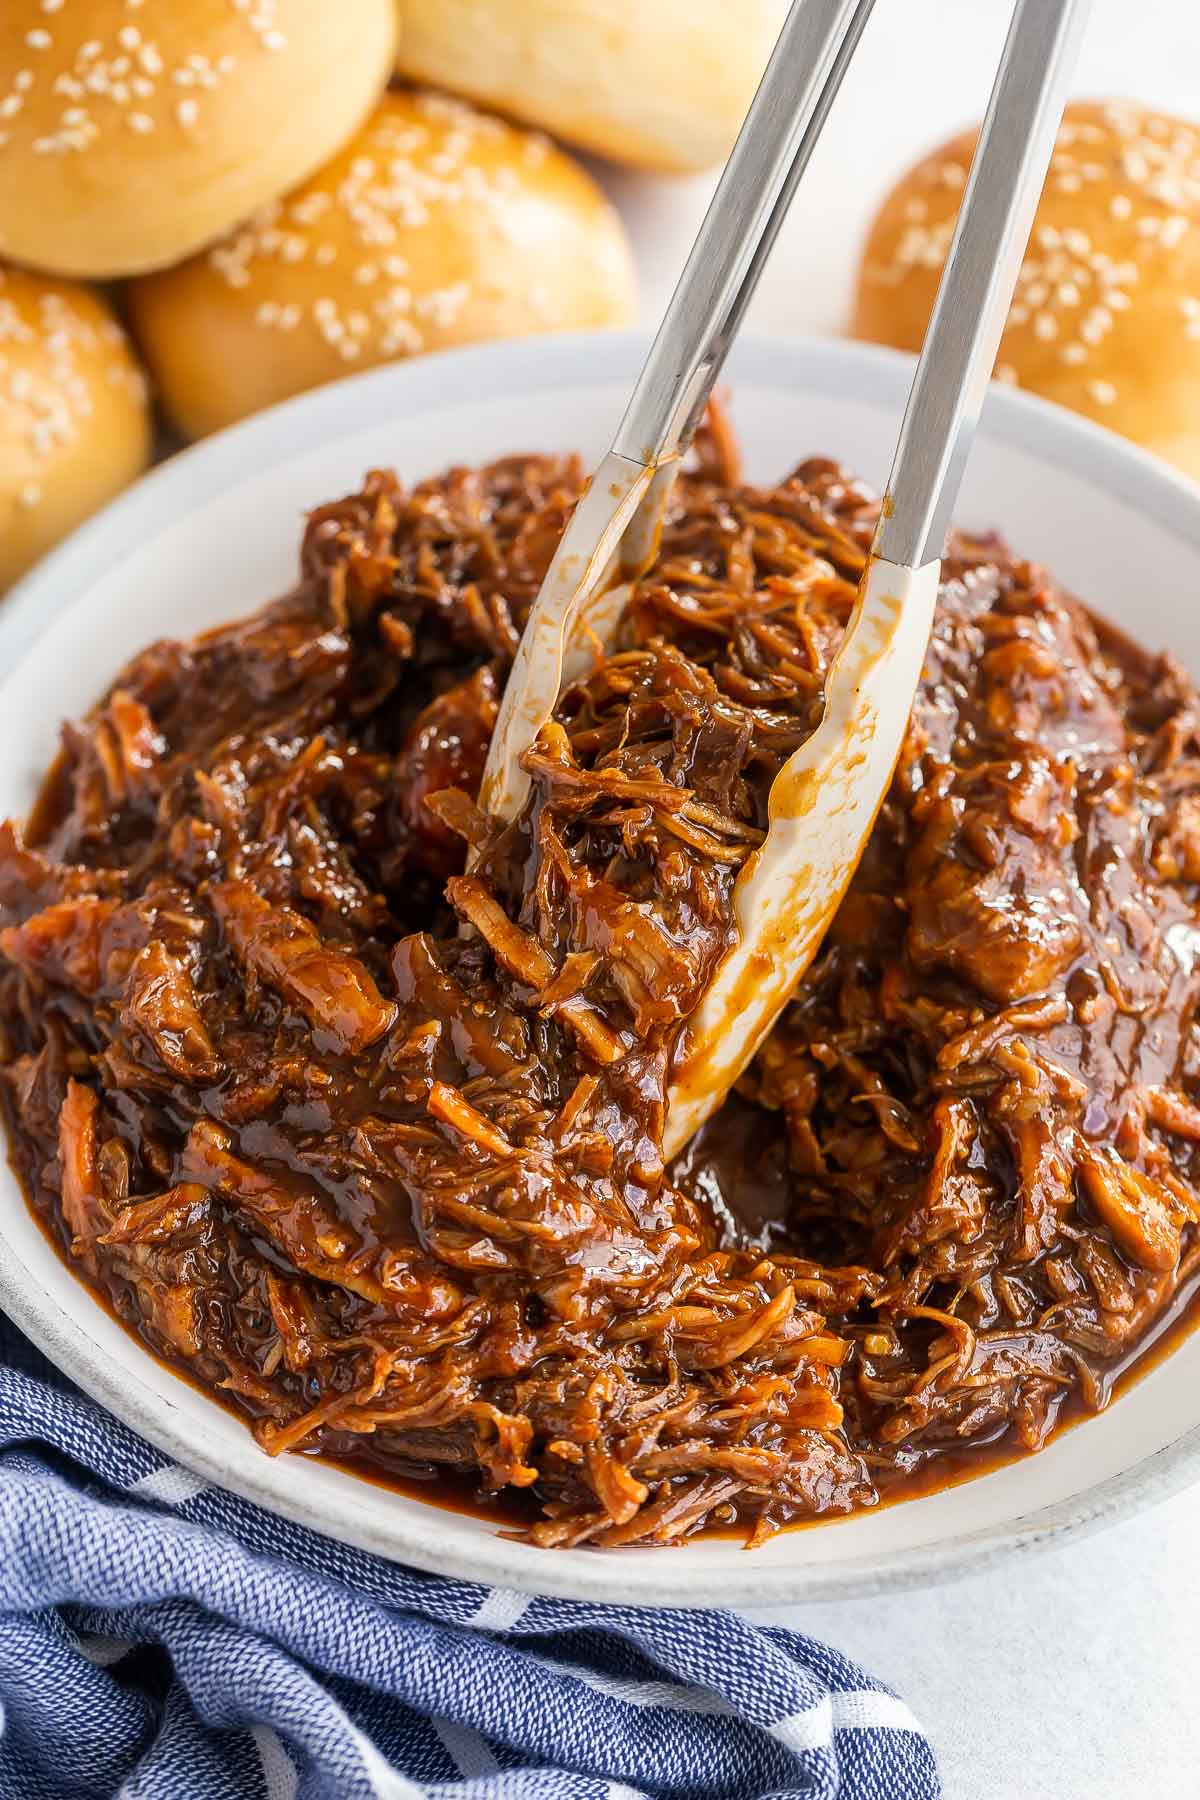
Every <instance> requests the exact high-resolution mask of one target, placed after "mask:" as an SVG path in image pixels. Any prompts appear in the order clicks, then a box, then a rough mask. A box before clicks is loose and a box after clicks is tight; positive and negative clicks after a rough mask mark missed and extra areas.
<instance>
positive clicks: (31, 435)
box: [0, 268, 150, 589]
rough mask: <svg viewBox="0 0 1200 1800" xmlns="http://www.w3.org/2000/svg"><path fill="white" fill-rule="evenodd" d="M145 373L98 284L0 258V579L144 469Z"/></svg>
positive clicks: (17, 571)
mask: <svg viewBox="0 0 1200 1800" xmlns="http://www.w3.org/2000/svg"><path fill="white" fill-rule="evenodd" d="M149 455H150V408H149V405H148V402H147V389H146V381H145V377H144V376H143V374H142V372H141V370H140V368H139V367H138V364H137V362H136V360H135V359H134V356H133V353H132V351H131V349H130V347H129V342H128V339H127V338H126V336H125V333H124V332H123V331H122V330H121V327H120V326H119V325H118V323H117V321H116V319H115V318H114V316H113V314H112V312H111V311H110V309H109V308H108V306H106V305H105V303H104V301H103V300H101V298H100V297H99V295H98V294H94V293H92V292H91V291H90V290H89V289H88V288H85V287H80V286H79V285H78V284H77V283H75V282H72V281H55V280H53V279H51V278H49V277H47V276H43V275H30V274H27V273H26V272H25V271H24V270H21V269H8V268H0V589H3V588H5V587H7V586H8V584H9V583H10V582H12V581H15V580H16V578H17V576H18V575H21V574H23V573H24V572H25V570H26V569H27V568H29V566H30V564H31V563H34V562H36V561H37V559H38V557H39V556H41V555H42V553H43V552H44V551H46V550H49V549H50V548H51V546H52V545H53V544H56V543H57V542H58V540H59V538H61V537H63V536H64V535H65V534H66V533H67V532H68V531H70V530H71V529H72V527H73V526H75V525H78V524H79V523H80V522H81V521H82V520H84V519H86V518H87V516H88V514H89V513H92V512H95V510H96V508H97V507H99V506H103V504H104V502H105V501H106V500H110V499H111V498H112V497H113V495H114V494H117V493H119V492H120V490H121V489H122V488H123V487H125V486H126V485H127V484H128V483H129V482H131V481H132V480H133V479H134V477H135V476H136V475H138V474H140V473H141V471H142V470H143V469H144V468H145V466H146V463H147V461H148V459H149Z"/></svg>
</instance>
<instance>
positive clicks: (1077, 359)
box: [1058, 344, 1088, 363]
mask: <svg viewBox="0 0 1200 1800" xmlns="http://www.w3.org/2000/svg"><path fill="white" fill-rule="evenodd" d="M1058 354H1059V355H1060V356H1061V358H1062V360H1063V361H1064V362H1065V363H1082V362H1086V361H1087V355H1088V353H1087V347H1086V345H1084V344H1064V345H1063V347H1062V349H1061V350H1060V351H1059V353H1058Z"/></svg>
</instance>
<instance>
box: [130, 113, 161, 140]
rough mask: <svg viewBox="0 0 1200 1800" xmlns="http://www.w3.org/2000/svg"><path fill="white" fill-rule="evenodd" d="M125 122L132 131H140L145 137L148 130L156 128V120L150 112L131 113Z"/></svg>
mask: <svg viewBox="0 0 1200 1800" xmlns="http://www.w3.org/2000/svg"><path fill="white" fill-rule="evenodd" d="M125 123H126V124H127V125H128V126H129V129H130V131H136V132H139V133H140V134H141V135H142V136H143V137H144V136H145V135H146V133H147V132H148V131H153V130H154V120H153V119H152V118H151V117H150V114H149V113H142V112H136V113H130V115H129V117H128V119H127V120H126V121H125Z"/></svg>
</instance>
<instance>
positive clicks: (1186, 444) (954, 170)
mask: <svg viewBox="0 0 1200 1800" xmlns="http://www.w3.org/2000/svg"><path fill="white" fill-rule="evenodd" d="M975 135H976V134H975V133H974V132H973V131H971V132H964V133H962V135H961V136H959V137H956V138H953V139H951V141H950V142H949V143H948V144H946V145H945V146H944V147H943V148H942V149H941V150H937V151H935V152H934V154H933V155H932V156H927V157H926V158H925V159H924V161H923V162H920V163H918V164H917V165H916V167H915V168H913V169H911V170H910V171H909V173H908V174H907V175H905V176H904V177H903V179H902V180H901V181H900V182H898V183H897V185H896V186H895V187H894V188H893V189H892V191H891V193H890V194H889V195H888V198H887V199H886V200H885V201H884V203H883V206H882V208H881V210H880V212H879V214H878V216H877V218H876V220H875V223H874V224H873V226H872V227H871V232H870V236H869V238H868V239H867V244H866V248H865V249H864V251H863V257H862V265H861V269H860V273H859V281H858V295H857V302H856V305H855V311H854V323H853V330H854V333H855V335H856V336H858V337H863V338H872V339H874V340H876V341H877V342H878V343H883V344H894V345H896V346H897V347H898V348H900V349H902V350H916V349H918V348H919V347H920V344H921V339H922V336H923V334H924V331H925V326H926V323H927V321H928V318H929V313H930V310H931V308H932V305H933V299H934V294H935V292H936V290H937V283H938V278H939V276H940V274H941V268H942V263H943V260H944V258H945V254H946V250H947V247H948V245H949V242H950V235H951V232H952V231H953V229H954V220H955V215H956V213H957V211H958V204H959V198H960V196H961V193H962V189H963V184H964V181H965V179H966V173H967V169H968V166H969V164H970V160H971V153H972V151H973V149H974V146H975ZM995 373H996V377H997V379H998V380H1002V381H1008V382H1012V383H1014V384H1015V385H1017V386H1020V387H1023V388H1028V389H1029V390H1030V391H1031V392H1032V393H1035V394H1042V395H1044V396H1045V397H1046V398H1047V399H1050V400H1057V401H1060V402H1061V403H1062V404H1063V405H1064V406H1071V407H1074V408H1075V409H1076V411H1078V412H1081V413H1086V414H1087V415H1088V416H1089V417H1090V418H1093V419H1096V420H1098V421H1099V423H1100V424H1102V425H1108V426H1110V427H1111V428H1112V429H1113V430H1115V431H1120V432H1123V433H1124V434H1125V436H1126V437H1129V438H1132V439H1133V440H1134V441H1135V442H1136V443H1139V444H1143V445H1145V446H1146V448H1147V449H1149V450H1153V451H1156V452H1157V453H1158V455H1160V456H1163V457H1166V458H1167V460H1168V461H1170V462H1173V463H1175V464H1176V465H1177V466H1178V467H1179V468H1181V469H1184V470H1186V471H1187V472H1188V473H1189V474H1191V475H1193V476H1196V477H1197V478H1200V128H1198V127H1196V126H1194V125H1189V124H1186V123H1185V122H1184V121H1182V120H1180V119H1175V118H1171V117H1169V116H1168V115H1167V114H1166V113H1160V112H1152V111H1149V110H1147V109H1146V108H1145V107H1142V106H1137V105H1135V104H1133V103H1132V102H1131V101H1123V100H1122V101H1110V102H1105V103H1091V102H1082V101H1081V102H1078V103H1076V104H1074V105H1072V106H1070V107H1068V109H1067V112H1066V116H1065V118H1064V120H1063V124H1062V128H1061V130H1060V132H1059V136H1058V145H1057V148H1056V151H1055V155H1054V158H1053V160H1052V162H1051V164H1050V173H1049V175H1048V176H1047V179H1046V185H1045V188H1044V189H1043V192H1042V198H1041V202H1040V204H1039V206H1038V212H1037V221H1036V223H1035V225H1034V229H1033V234H1032V236H1031V238H1030V241H1029V249H1028V251H1027V253H1026V257H1025V262H1024V264H1023V265H1022V268H1021V274H1020V279H1019V281H1018V283H1017V288H1016V293H1015V296H1014V299H1013V303H1012V307H1011V309H1010V311H1009V315H1008V323H1007V325H1006V328H1005V332H1004V337H1003V339H1002V341H1001V345H1000V353H999V356H998V358H997V362H996V371H995Z"/></svg>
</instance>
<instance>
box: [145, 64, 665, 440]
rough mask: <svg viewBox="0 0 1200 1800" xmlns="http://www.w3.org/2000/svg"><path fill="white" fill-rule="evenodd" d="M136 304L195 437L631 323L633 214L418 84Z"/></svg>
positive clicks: (519, 136)
mask: <svg viewBox="0 0 1200 1800" xmlns="http://www.w3.org/2000/svg"><path fill="white" fill-rule="evenodd" d="M128 300H129V309H130V316H131V319H132V323H133V329H134V334H135V336H136V337H137V339H138V341H139V343H140V344H141V347H142V351H143V353H144V355H145V357H146V360H147V362H148V364H149V366H150V369H151V372H152V374H153V376H154V379H155V382H156V384H157V387H158V390H159V394H160V397H161V400H162V403H163V405H164V407H165V409H166V411H167V412H168V414H169V415H170V417H171V418H172V419H173V420H174V422H175V424H176V425H177V426H178V427H179V429H180V430H181V431H182V432H183V433H184V434H185V435H187V436H189V437H200V436H202V435H203V434H204V433H205V432H209V431H215V430H217V429H218V427H220V426H222V425H228V424H231V423H232V422H233V421H234V420H235V419H240V418H242V417H244V415H245V414H247V413H251V412H257V411H258V410H259V409H260V408H261V407H264V406H270V405H271V404H272V403H273V402H274V401H277V400H283V399H286V398H287V397H288V396H289V395H291V394H296V393H299V392H300V391H301V390H302V389H304V388H311V387H316V386H317V385H318V384H319V383H320V382H323V381H330V380H332V379H333V378H334V377H335V376H338V375H346V374H349V373H352V372H353V371H354V370H357V369H366V368H369V367H371V365H372V364H374V363H381V362H388V361H390V360H392V359H393V358H395V357H400V356H408V355H411V354H413V353H415V352H418V351H422V350H441V349H444V348H446V347H447V346H448V345H452V344H469V343H476V342H479V341H480V340H483V339H488V338H499V337H521V336H527V335H528V334H530V333H533V332H538V331H561V330H569V329H571V328H574V327H587V326H603V325H623V324H626V323H628V321H629V320H630V319H631V318H632V316H633V307H634V299H633V272H632V260H631V257H630V252H629V247H628V244H627V242H626V238H625V235H624V231H623V228H622V226H621V223H620V221H619V219H618V218H617V215H616V213H615V212H614V210H613V208H612V207H611V206H610V205H609V203H608V201H607V200H606V199H605V197H604V196H603V194H602V193H601V192H600V190H599V188H598V187H597V186H596V184H595V182H594V181H593V180H592V179H591V177H590V176H589V175H587V174H586V173H585V172H584V170H583V169H581V168H580V167H579V165H578V164H577V163H575V162H573V161H572V159H571V158H570V157H568V156H565V155H564V154H563V152H562V151H560V150H557V149H555V147H554V146H553V145H552V144H551V143H550V142H549V141H548V140H547V139H546V138H543V137H540V136H538V135H535V134H533V133H530V132H527V131H519V130H515V129H513V127H511V126H509V125H506V124H503V123H501V121H500V120H498V119H494V118H491V117H490V116H489V115H487V114H485V113H479V112H476V111H474V110H473V109H472V108H471V107H469V106H467V105H465V104H464V103H463V102H461V101H457V100H448V99H447V98H446V97H445V96H444V95H438V94H423V93H407V92H406V93H391V94H388V95H386V96H385V97H384V99H383V100H382V101H381V102H380V103H379V105H378V107H377V108H376V110H375V112H374V113H373V114H372V116H371V118H370V119H369V120H368V122H367V124H366V125H365V126H364V127H363V128H362V130H361V131H360V132H359V133H358V135H357V136H356V137H355V138H354V139H353V140H352V141H351V142H350V144H348V145H347V147H346V149H345V150H343V151H342V152H341V154H340V155H338V156H336V157H335V158H334V159H333V161H332V162H330V163H328V164H327V165H326V167H325V168H324V169H322V170H321V171H320V173H319V174H317V175H314V176H313V177H312V179H311V180H309V181H306V182H304V183H303V185H302V186H300V187H299V188H297V189H295V190H294V191H293V192H292V193H291V194H289V195H288V196H287V197H286V198H285V199H283V200H281V201H278V202H276V203H274V204H272V205H270V206H268V207H265V208H264V209H263V210H262V211H261V212H260V213H258V214H257V215H256V216H255V217H254V218H252V219H250V220H249V221H248V222H247V223H246V224H245V225H244V226H243V227H242V228H241V229H240V230H238V231H236V232H234V233H232V234H231V235H230V236H229V237H227V238H225V239H224V240H223V241H222V242H221V243H219V244H216V245H214V246H213V247H212V248H211V249H210V250H208V251H206V252H205V253H204V254H203V255H201V256H198V257H194V258H193V259H192V260H191V261H190V262H187V263H185V264H183V265H182V266H181V267H180V268H177V269H171V270H168V271H167V272H165V273H164V274H161V275H152V276H148V277H146V278H144V279H143V280H140V281H137V282H134V283H133V284H132V286H131V287H130V289H129V292H128Z"/></svg>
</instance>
